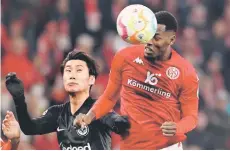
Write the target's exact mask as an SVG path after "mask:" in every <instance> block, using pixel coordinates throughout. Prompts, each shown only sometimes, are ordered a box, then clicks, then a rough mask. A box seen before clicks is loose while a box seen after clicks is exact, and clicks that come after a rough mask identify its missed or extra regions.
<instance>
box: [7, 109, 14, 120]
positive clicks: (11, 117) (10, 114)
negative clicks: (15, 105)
mask: <svg viewBox="0 0 230 151" xmlns="http://www.w3.org/2000/svg"><path fill="white" fill-rule="evenodd" d="M8 115H9V118H10V119H14V114H13V112H11V111H9V112H8Z"/></svg>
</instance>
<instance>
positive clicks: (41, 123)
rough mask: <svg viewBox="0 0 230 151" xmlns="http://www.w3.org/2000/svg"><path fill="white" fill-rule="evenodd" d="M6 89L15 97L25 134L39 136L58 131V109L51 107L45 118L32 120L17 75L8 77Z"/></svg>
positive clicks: (19, 119)
mask: <svg viewBox="0 0 230 151" xmlns="http://www.w3.org/2000/svg"><path fill="white" fill-rule="evenodd" d="M6 87H7V89H8V91H9V92H10V94H11V95H12V97H13V100H14V103H15V106H16V112H17V116H18V121H19V125H20V128H21V130H22V131H23V133H24V134H26V135H37V134H45V133H50V132H54V131H55V130H56V128H57V118H58V107H56V106H54V107H51V108H50V109H48V110H47V112H46V113H45V114H43V116H41V117H39V118H34V119H31V118H30V116H29V113H28V111H27V105H26V102H25V96H24V87H23V83H22V81H21V80H20V79H18V78H17V77H16V74H15V73H9V74H8V75H7V76H6Z"/></svg>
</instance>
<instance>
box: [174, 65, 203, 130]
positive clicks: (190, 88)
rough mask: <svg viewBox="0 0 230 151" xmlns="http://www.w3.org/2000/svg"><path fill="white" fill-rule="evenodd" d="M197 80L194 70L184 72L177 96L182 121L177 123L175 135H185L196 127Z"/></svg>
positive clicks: (189, 69)
mask: <svg viewBox="0 0 230 151" xmlns="http://www.w3.org/2000/svg"><path fill="white" fill-rule="evenodd" d="M198 92H199V79H198V76H197V74H196V72H195V69H194V68H188V70H187V71H185V74H184V79H183V83H182V89H181V93H180V96H179V101H180V104H181V112H182V119H181V120H180V121H179V122H178V123H177V133H182V134H185V133H187V132H189V131H191V130H193V129H194V128H195V127H196V125H197V118H198V117H197V116H198V102H199V96H198Z"/></svg>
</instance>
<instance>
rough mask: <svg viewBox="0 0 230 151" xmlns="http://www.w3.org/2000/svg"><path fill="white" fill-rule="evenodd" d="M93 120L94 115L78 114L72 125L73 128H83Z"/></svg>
mask: <svg viewBox="0 0 230 151" xmlns="http://www.w3.org/2000/svg"><path fill="white" fill-rule="evenodd" d="M94 118H95V115H94V113H92V112H91V113H88V114H82V113H80V114H78V115H77V116H76V117H75V119H74V121H73V125H75V126H81V128H83V127H85V126H86V125H89V124H90V123H91V122H92V121H93V119H94Z"/></svg>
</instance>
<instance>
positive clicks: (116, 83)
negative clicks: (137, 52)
mask: <svg viewBox="0 0 230 151" xmlns="http://www.w3.org/2000/svg"><path fill="white" fill-rule="evenodd" d="M123 65H124V58H123V56H121V55H120V54H119V53H117V54H116V55H115V57H114V59H113V62H112V66H111V71H110V76H109V82H108V84H107V87H106V89H105V91H104V93H103V95H102V96H101V97H100V98H99V99H98V101H97V102H96V103H95V105H94V106H93V107H92V109H91V110H90V111H89V113H88V115H93V114H94V116H95V118H96V119H99V118H100V117H102V116H104V115H105V114H107V113H108V112H109V111H110V110H111V109H112V108H113V107H114V105H115V104H116V102H117V100H118V99H119V96H120V91H121V85H122V83H121V82H122V67H123Z"/></svg>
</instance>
